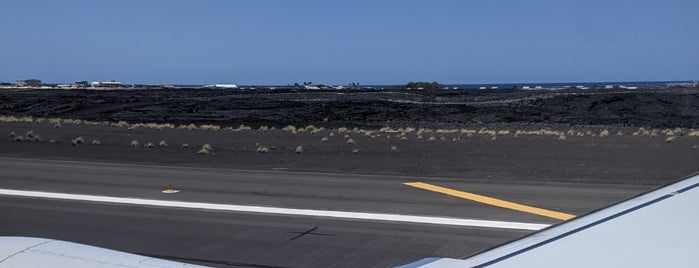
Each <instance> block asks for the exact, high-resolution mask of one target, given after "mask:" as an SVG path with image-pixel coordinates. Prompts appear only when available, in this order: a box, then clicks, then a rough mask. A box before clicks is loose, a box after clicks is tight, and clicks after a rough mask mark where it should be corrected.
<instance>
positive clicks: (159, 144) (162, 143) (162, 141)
mask: <svg viewBox="0 0 699 268" xmlns="http://www.w3.org/2000/svg"><path fill="white" fill-rule="evenodd" d="M158 146H160V147H167V142H165V140H161V141H160V142H159V143H158Z"/></svg>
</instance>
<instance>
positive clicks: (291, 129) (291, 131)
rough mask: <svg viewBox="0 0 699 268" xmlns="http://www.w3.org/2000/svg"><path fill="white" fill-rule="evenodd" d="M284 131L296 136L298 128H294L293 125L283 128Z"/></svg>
mask: <svg viewBox="0 0 699 268" xmlns="http://www.w3.org/2000/svg"><path fill="white" fill-rule="evenodd" d="M282 131H284V132H289V133H291V134H296V133H297V130H296V127H295V126H292V125H288V126H285V127H284V128H282Z"/></svg>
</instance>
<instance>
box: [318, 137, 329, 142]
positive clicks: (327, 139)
mask: <svg viewBox="0 0 699 268" xmlns="http://www.w3.org/2000/svg"><path fill="white" fill-rule="evenodd" d="M329 140H330V138H328V137H322V138H320V141H321V142H328V141H329Z"/></svg>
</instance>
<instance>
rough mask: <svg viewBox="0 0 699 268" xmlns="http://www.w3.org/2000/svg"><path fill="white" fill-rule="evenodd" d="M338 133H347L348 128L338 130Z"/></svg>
mask: <svg viewBox="0 0 699 268" xmlns="http://www.w3.org/2000/svg"><path fill="white" fill-rule="evenodd" d="M337 133H347V128H346V127H341V128H338V129H337Z"/></svg>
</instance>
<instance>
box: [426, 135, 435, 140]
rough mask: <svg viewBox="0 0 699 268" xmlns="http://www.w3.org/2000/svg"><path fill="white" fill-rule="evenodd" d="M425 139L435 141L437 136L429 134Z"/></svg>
mask: <svg viewBox="0 0 699 268" xmlns="http://www.w3.org/2000/svg"><path fill="white" fill-rule="evenodd" d="M427 141H437V138H435V137H434V136H430V137H429V138H427Z"/></svg>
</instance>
